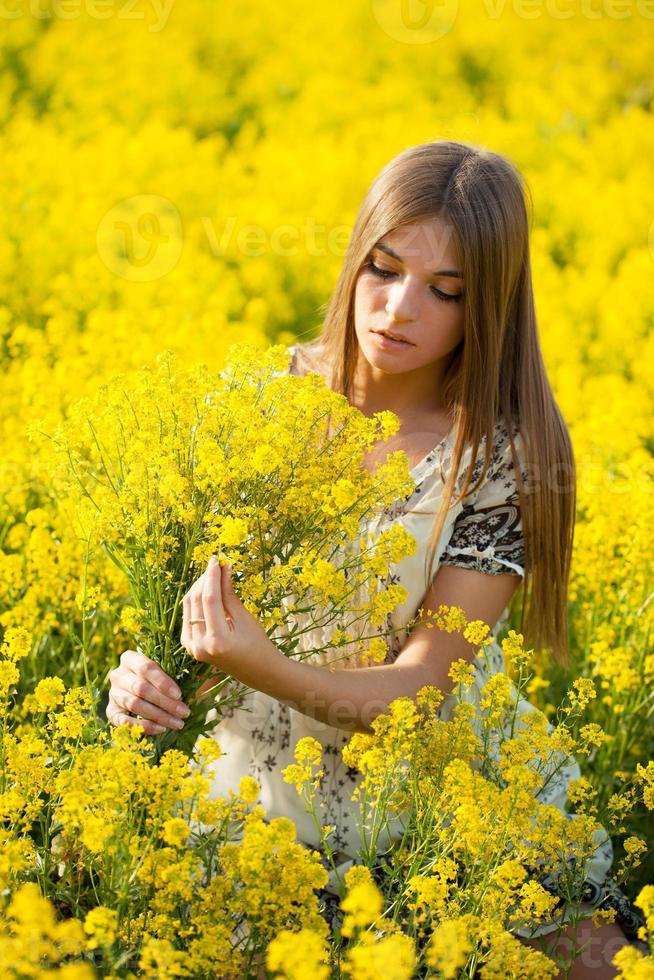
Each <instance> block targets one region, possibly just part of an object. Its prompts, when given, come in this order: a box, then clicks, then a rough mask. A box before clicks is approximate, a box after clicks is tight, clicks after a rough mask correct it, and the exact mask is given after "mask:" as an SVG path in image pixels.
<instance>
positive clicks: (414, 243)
mask: <svg viewBox="0 0 654 980" xmlns="http://www.w3.org/2000/svg"><path fill="white" fill-rule="evenodd" d="M377 244H378V245H388V246H390V248H391V249H392V251H393V252H395V253H396V254H397V255H399V256H400V258H401V259H402V260H403V261H404V260H406V261H411V259H418V260H419V261H425V262H427V263H429V264H430V265H431V264H433V263H434V262H438V261H439V260H444V259H450V260H452V261H454V260H456V259H457V257H458V244H457V239H456V234H455V230H454V225H453V224H452V223H451V222H449V221H447V220H446V219H441V218H438V217H435V216H434V217H428V218H422V219H417V220H415V221H410V222H407V223H406V224H403V225H399V226H398V227H397V228H393V229H392V230H391V231H389V232H386V234H385V235H382V236H381V238H379V239H378V241H377Z"/></svg>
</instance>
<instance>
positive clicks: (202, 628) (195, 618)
mask: <svg viewBox="0 0 654 980" xmlns="http://www.w3.org/2000/svg"><path fill="white" fill-rule="evenodd" d="M204 581H205V576H204V575H201V576H200V578H199V579H198V580H197V582H196V583H195V585H194V586H193V588H192V589H191V595H190V599H191V618H190V620H189V626H190V628H191V640H192V647H195V646H196V645H197V644H198V643H200V644H201V643H202V640H203V638H204V635H205V632H206V623H205V622H204V620H205V618H206V617H205V615H204V612H203V609H202V589H203V586H204Z"/></svg>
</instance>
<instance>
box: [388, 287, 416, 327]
mask: <svg viewBox="0 0 654 980" xmlns="http://www.w3.org/2000/svg"><path fill="white" fill-rule="evenodd" d="M385 311H386V313H387V314H388V316H389V317H390V318H391V319H392V320H396V321H397V322H398V323H399V322H403V321H405V320H415V318H416V304H415V300H414V299H412V298H411V289H410V288H409V286H408V283H407V282H406V280H405V281H404V282H403V283H402V282H401V281H399V280H396V281H395V282H394V283H393V284H392V285H391V287H390V290H389V293H388V299H387V300H386V306H385Z"/></svg>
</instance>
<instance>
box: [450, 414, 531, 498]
mask: <svg viewBox="0 0 654 980" xmlns="http://www.w3.org/2000/svg"><path fill="white" fill-rule="evenodd" d="M485 465H486V438H485V437H483V438H482V440H481V442H480V444H479V447H478V450H477V455H476V458H475V465H474V468H473V472H472V477H471V481H470V487H471V488H472V487H474V486H475V484H476V483H477V481H478V480H479V479H480V477H482V474H483V477H482V479H481V482H480V484H479V486H478V487H477V489H476V490H475V491H474V492H472V491H470V492H469V493H470V497H471V498H472V502H473V503H474V502H475V501H477V500H479V499H480V500H481V501H484V500H491V499H492V500H493V501H494V500H496V499H498V500H502V499H504V500H506V499H507V498H509V497H515V496H517V493H518V477H517V475H516V474H517V470H519V472H520V477H521V479H522V481H523V483H524V484H525V485H526V483H527V479H528V467H527V456H526V449H525V443H524V440H523V436H522V432H521V430H520V426H519V424H518V423H517V422H516V421H515V420H513V419H511V420H507V419H506V418H505V417H503V416H502V417H500V418H499V419H498V420H497V422H496V423H495V426H494V427H493V432H492V444H491V448H490V455H489V460H488V466H487V468H486V469H485ZM484 469H485V472H484ZM463 476H464V474H462V477H461V479H463ZM466 502H467V503H469V502H470V500H468V501H466Z"/></svg>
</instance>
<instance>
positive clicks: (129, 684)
mask: <svg viewBox="0 0 654 980" xmlns="http://www.w3.org/2000/svg"><path fill="white" fill-rule="evenodd" d="M128 694H129V695H135V696H136V697H137V698H140V699H141V700H143V701H147V702H148V703H149V704H152V705H156V706H157V707H159V708H162V709H163V711H164V712H165V713H166V714H168V715H169V716H170V717H171V718H173V717H177V718H188V716H189V714H190V711H189V709H188V707H187V706H186V705H185V704H184V702H183V701H182V700H181V699H180V698H171V697H169V696H168V695H167V694H164V693H163V692H162V691H161V690H160V689H159V688H157V687H155V686H154V685H153V684H151V683H150V681H148V680H147V678H146V677H144V676H143V675H142V674H136V673H134V671H131V670H128V669H127V668H126V667H119V668H117V669H116V671H115V672H114V671H112V677H111V695H112V696H114V697H115V700H117V701H118V702H119V703H121V698H122V699H123V703H124V697H123V696H124V695H128ZM128 710H129V711H131V710H132V709H131V708H128ZM139 713H140V712H139Z"/></svg>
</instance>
